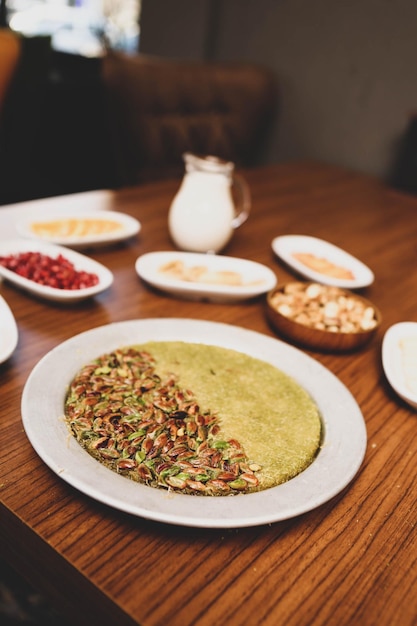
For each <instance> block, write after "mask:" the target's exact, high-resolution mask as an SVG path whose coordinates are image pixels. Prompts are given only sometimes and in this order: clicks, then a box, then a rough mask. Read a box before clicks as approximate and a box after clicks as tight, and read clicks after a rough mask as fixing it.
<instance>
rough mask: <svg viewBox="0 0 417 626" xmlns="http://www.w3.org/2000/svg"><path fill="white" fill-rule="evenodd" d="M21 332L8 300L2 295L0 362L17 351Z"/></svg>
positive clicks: (0, 301)
mask: <svg viewBox="0 0 417 626" xmlns="http://www.w3.org/2000/svg"><path fill="white" fill-rule="evenodd" d="M18 338H19V333H18V330H17V324H16V320H15V318H14V315H13V313H12V311H11V309H10V307H9V305H8V304H7V302H6V300H5V299H4V298H2V297H1V296H0V363H4V361H6V360H7V359H8V358H9V357H10V356H11V355H12V354H13V352H14V351H15V349H16V346H17V342H18Z"/></svg>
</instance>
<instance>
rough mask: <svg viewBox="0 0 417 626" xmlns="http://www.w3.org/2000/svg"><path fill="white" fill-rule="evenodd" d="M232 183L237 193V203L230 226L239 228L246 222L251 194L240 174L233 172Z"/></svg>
mask: <svg viewBox="0 0 417 626" xmlns="http://www.w3.org/2000/svg"><path fill="white" fill-rule="evenodd" d="M233 185H234V186H235V187H236V189H237V190H238V193H239V203H238V205H237V207H236V215H235V217H234V218H233V220H232V228H239V226H241V225H242V224H243V222H246V220H247V219H248V217H249V213H250V209H251V195H250V191H249V185H248V184H247V182H246V181H245V179H244V178H243V177H242V176H239V175H237V174H235V175H234V176H233Z"/></svg>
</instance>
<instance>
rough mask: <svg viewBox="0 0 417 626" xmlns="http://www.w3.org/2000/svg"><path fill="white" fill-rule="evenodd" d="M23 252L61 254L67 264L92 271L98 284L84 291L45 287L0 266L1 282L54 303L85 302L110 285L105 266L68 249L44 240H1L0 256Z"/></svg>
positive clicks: (111, 275)
mask: <svg viewBox="0 0 417 626" xmlns="http://www.w3.org/2000/svg"><path fill="white" fill-rule="evenodd" d="M25 251H35V252H41V253H44V254H50V255H53V254H62V255H63V256H64V257H65V258H67V259H68V260H69V261H71V262H73V263H74V265H75V266H76V267H82V268H83V269H85V270H87V271H90V272H94V273H96V274H97V275H98V277H99V282H98V284H97V285H94V286H92V287H86V288H85V289H77V290H76V289H55V288H53V287H49V286H47V285H40V284H39V283H36V282H35V281H33V280H30V279H28V278H25V277H24V276H20V275H19V274H16V273H15V272H13V271H11V270H9V269H7V268H6V267H3V266H2V265H0V279H4V280H7V281H9V282H11V283H13V284H14V285H15V286H17V287H19V288H20V289H23V290H24V291H27V292H29V293H31V294H34V295H36V296H39V297H42V298H45V299H46V300H53V301H55V302H75V301H79V300H85V299H86V298H90V297H92V296H94V295H97V294H99V293H101V292H102V291H105V290H106V289H108V288H109V287H110V286H111V285H112V283H113V280H114V276H113V272H112V271H111V270H110V269H109V268H108V267H106V266H105V265H103V264H102V263H99V261H96V260H95V259H92V258H90V257H88V256H86V255H85V254H82V253H81V252H77V251H76V250H72V249H71V248H67V247H65V246H60V245H58V244H54V243H50V242H46V241H40V240H33V239H24V238H20V239H11V240H7V241H0V256H1V255H3V254H16V253H19V252H25ZM84 264H85V265H84Z"/></svg>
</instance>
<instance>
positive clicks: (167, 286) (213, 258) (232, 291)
mask: <svg viewBox="0 0 417 626" xmlns="http://www.w3.org/2000/svg"><path fill="white" fill-rule="evenodd" d="M175 261H181V262H182V263H183V265H184V267H186V268H188V269H190V268H193V267H197V266H198V267H204V268H207V270H208V271H210V272H222V271H225V272H236V273H237V274H239V276H240V278H241V281H242V283H243V284H242V285H226V284H219V283H204V282H189V281H186V280H182V279H175V278H171V277H170V276H168V275H166V274H164V273H163V272H161V271H160V268H161V267H162V266H164V265H165V264H167V263H171V262H175ZM135 268H136V272H137V273H138V275H139V276H140V277H141V278H142V279H143V280H144V281H146V282H147V283H149V284H150V285H152V286H153V287H157V288H158V289H161V290H162V291H166V292H168V293H171V294H174V295H176V296H179V297H182V298H188V299H192V300H209V301H211V302H233V301H238V300H245V299H249V298H254V297H255V296H259V295H260V294H263V293H265V292H267V291H269V290H270V289H273V288H274V287H275V285H276V283H277V277H276V276H275V274H274V272H273V271H272V270H270V269H269V267H266V266H265V265H262V264H261V263H255V262H254V261H249V260H246V259H238V258H235V257H228V256H221V255H215V254H202V253H199V252H149V253H147V254H143V255H142V256H140V257H139V258H138V259H137V260H136V264H135Z"/></svg>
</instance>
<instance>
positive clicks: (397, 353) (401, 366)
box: [382, 322, 417, 408]
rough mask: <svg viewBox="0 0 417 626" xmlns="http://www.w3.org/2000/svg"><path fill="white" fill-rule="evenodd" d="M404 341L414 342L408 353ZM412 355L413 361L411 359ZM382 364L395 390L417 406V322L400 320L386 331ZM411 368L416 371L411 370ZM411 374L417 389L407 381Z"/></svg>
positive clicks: (401, 396) (412, 404) (406, 400)
mask: <svg viewBox="0 0 417 626" xmlns="http://www.w3.org/2000/svg"><path fill="white" fill-rule="evenodd" d="M404 341H408V342H410V343H413V348H412V349H411V350H410V349H408V354H406V352H405V350H404V348H403V345H402V342H404ZM411 352H412V355H411V354H410V353H411ZM410 356H411V358H412V359H413V363H410V361H409V359H410ZM405 359H407V361H406V360H405ZM382 365H383V368H384V372H385V375H386V377H387V380H388V382H389V384H390V385H391V387H392V388H393V389H394V391H395V392H396V393H397V394H398V395H399V396H400V398H402V399H403V400H405V402H407V403H408V404H410V405H411V406H413V407H414V408H417V322H399V323H398V324H394V325H393V326H391V327H390V328H389V329H388V330H387V331H386V333H385V335H384V339H383V341H382ZM411 369H413V370H414V372H411V371H410V370H411ZM407 372H408V375H407ZM411 375H412V376H413V379H414V383H415V385H414V388H415V390H414V389H413V388H412V387H410V386H409V381H407V378H408V377H410V376H411Z"/></svg>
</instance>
